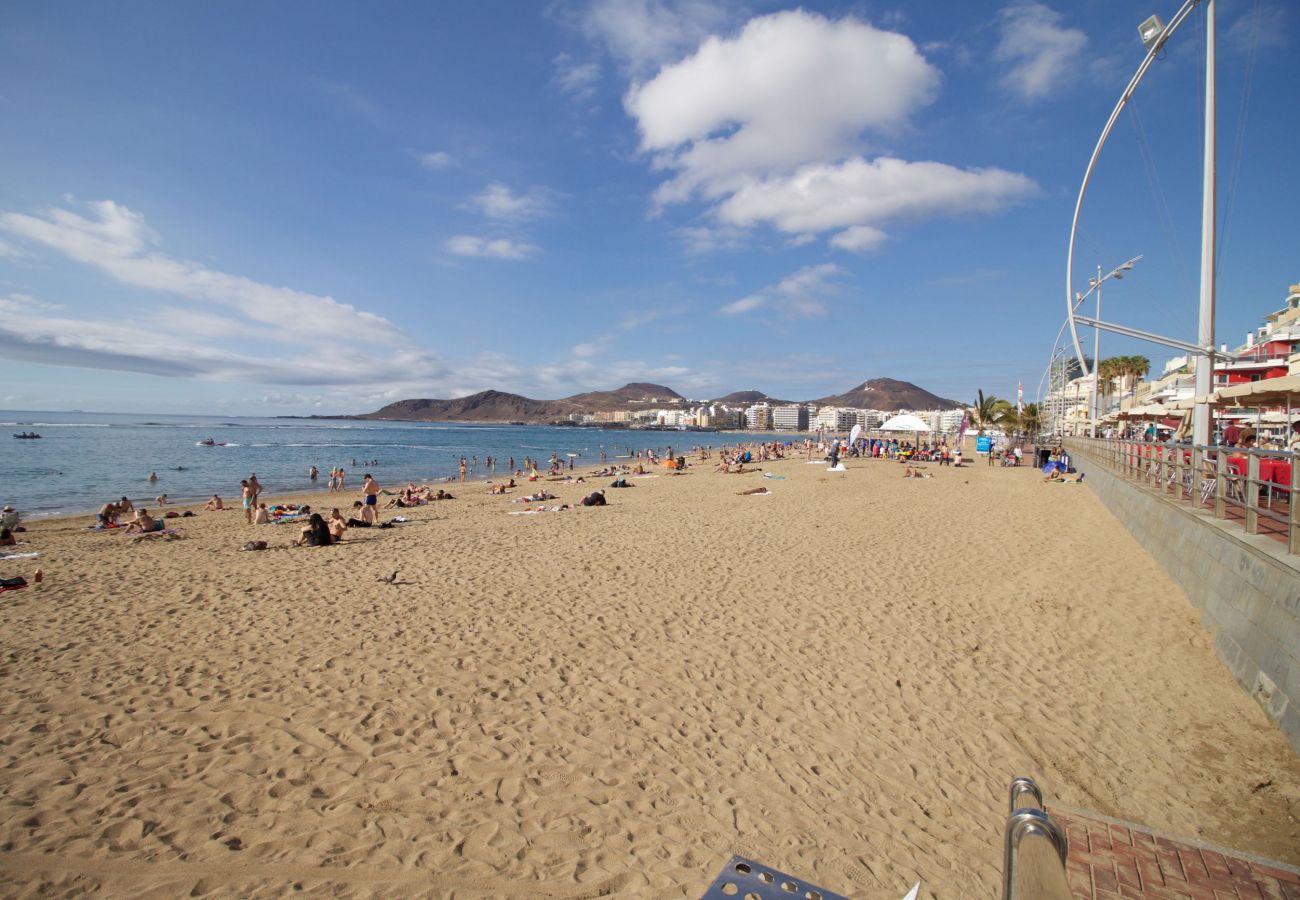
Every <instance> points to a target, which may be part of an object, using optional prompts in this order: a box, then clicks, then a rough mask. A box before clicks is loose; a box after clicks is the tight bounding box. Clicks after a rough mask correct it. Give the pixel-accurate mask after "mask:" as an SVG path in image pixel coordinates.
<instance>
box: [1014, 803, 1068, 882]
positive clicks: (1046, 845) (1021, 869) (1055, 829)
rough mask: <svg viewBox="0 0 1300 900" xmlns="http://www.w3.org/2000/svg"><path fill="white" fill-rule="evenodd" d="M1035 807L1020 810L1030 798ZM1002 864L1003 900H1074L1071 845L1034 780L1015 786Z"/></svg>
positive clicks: (1025, 807) (1024, 807)
mask: <svg viewBox="0 0 1300 900" xmlns="http://www.w3.org/2000/svg"><path fill="white" fill-rule="evenodd" d="M1026 796H1028V797H1030V798H1031V802H1032V803H1034V804H1036V805H1034V806H1020V805H1019V804H1020V803H1021V802H1022V800H1023V799H1024V798H1025V797H1026ZM1010 806H1011V815H1010V816H1009V817H1008V819H1007V828H1006V833H1005V846H1004V851H1003V861H1002V898H1003V900H1070V882H1069V878H1068V877H1067V875H1066V871H1065V860H1066V857H1067V856H1068V855H1069V841H1068V840H1067V839H1066V836H1065V832H1064V831H1063V830H1062V829H1061V827H1060V826H1059V825H1057V824H1056V823H1055V822H1053V821H1052V818H1051V816H1049V815H1048V814H1047V813H1046V812H1045V811H1044V810H1043V808H1042V807H1043V794H1042V791H1040V790H1039V789H1038V785H1037V784H1035V783H1034V781H1033V779H1030V778H1016V779H1015V780H1014V781H1012V782H1011V801H1010Z"/></svg>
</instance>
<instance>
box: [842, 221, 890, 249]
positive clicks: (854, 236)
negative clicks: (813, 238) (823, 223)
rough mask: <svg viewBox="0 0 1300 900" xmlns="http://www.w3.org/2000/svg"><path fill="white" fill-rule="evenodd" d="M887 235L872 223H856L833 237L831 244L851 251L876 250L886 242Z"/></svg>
mask: <svg viewBox="0 0 1300 900" xmlns="http://www.w3.org/2000/svg"><path fill="white" fill-rule="evenodd" d="M887 237H888V235H886V234H885V233H884V232H883V231H881V230H880V229H879V228H872V227H871V226H870V225H854V226H853V227H852V228H846V229H845V230H844V231H841V232H840V233H839V234H837V235H835V237H833V238H831V246H832V247H836V248H838V249H840V250H848V251H849V252H850V253H865V252H866V251H868V250H875V249H876V248H877V247H879V246H880V245H881V244H883V243H884V242H885V239H886V238H887Z"/></svg>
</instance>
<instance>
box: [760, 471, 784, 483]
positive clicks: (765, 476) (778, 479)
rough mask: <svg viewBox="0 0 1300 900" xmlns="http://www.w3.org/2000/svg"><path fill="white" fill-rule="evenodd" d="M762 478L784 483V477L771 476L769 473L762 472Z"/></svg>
mask: <svg viewBox="0 0 1300 900" xmlns="http://www.w3.org/2000/svg"><path fill="white" fill-rule="evenodd" d="M763 477H764V478H770V479H772V480H773V481H785V476H784V475H773V474H772V473H771V472H764V473H763Z"/></svg>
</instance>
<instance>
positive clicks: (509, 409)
mask: <svg viewBox="0 0 1300 900" xmlns="http://www.w3.org/2000/svg"><path fill="white" fill-rule="evenodd" d="M578 410H579V407H576V406H571V405H569V404H568V403H566V402H565V401H563V400H530V399H529V398H527V397H521V396H519V395H518V394H507V393H504V392H502V391H480V392H479V393H477V394H470V395H469V396H468V397H458V398H456V399H454V400H398V401H397V402H396V403H390V404H388V405H387V406H385V407H384V408H383V409H379V410H376V411H374V412H372V413H366V414H364V415H361V416H358V418H361V419H395V420H398V421H406V422H462V421H464V422H539V421H550V420H552V419H557V418H561V417H563V416H567V415H568V414H569V413H571V412H577V411H578Z"/></svg>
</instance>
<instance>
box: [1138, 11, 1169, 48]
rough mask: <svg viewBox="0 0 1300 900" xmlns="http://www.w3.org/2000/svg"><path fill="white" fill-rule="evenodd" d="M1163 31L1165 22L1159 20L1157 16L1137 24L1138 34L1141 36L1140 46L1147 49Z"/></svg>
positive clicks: (1158, 38)
mask: <svg viewBox="0 0 1300 900" xmlns="http://www.w3.org/2000/svg"><path fill="white" fill-rule="evenodd" d="M1164 33H1165V23H1164V22H1162V21H1160V17H1159V16H1152V17H1151V18H1149V19H1147V20H1146V21H1145V22H1143V23H1142V24H1141V25H1139V26H1138V34H1139V35H1141V36H1142V46H1143V47H1146V48H1147V49H1148V50H1150V49H1151V47H1152V46H1153V45H1154V44H1155V43H1156V41H1158V40H1160V38H1161V36H1162V35H1163V34H1164Z"/></svg>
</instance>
